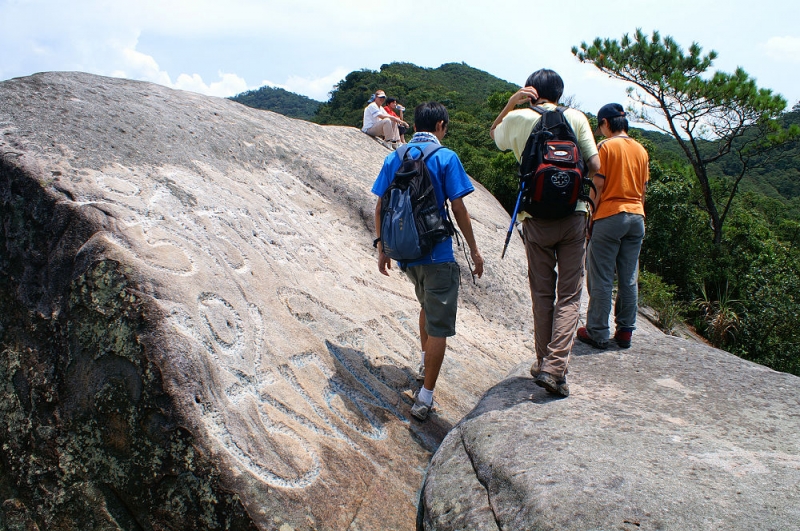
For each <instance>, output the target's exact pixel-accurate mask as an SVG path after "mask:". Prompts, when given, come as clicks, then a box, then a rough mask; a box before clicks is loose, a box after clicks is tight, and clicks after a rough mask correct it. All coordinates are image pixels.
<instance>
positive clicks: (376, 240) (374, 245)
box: [372, 237, 381, 249]
mask: <svg viewBox="0 0 800 531" xmlns="http://www.w3.org/2000/svg"><path fill="white" fill-rule="evenodd" d="M379 241H381V239H380V237H378V238H375V240H374V241H373V242H372V246H373V247H375V248H376V249H377V248H378V242H379Z"/></svg>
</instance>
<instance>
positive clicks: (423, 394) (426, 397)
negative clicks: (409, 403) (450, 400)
mask: <svg viewBox="0 0 800 531" xmlns="http://www.w3.org/2000/svg"><path fill="white" fill-rule="evenodd" d="M419 399H420V400H421V401H422V402H424V403H425V404H427V405H429V406H430V405H431V404H433V391H428V390H427V389H425V387H422V388H420V390H419Z"/></svg>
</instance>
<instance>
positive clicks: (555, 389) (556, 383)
mask: <svg viewBox="0 0 800 531" xmlns="http://www.w3.org/2000/svg"><path fill="white" fill-rule="evenodd" d="M533 383H535V384H536V385H538V386H539V387H543V388H544V390H545V391H547V392H548V393H551V394H554V395H561V396H564V397H566V396H569V384H567V379H566V378H556V377H555V376H553V375H552V374H550V373H549V372H540V373H539V374H537V375H536V378H534V379H533Z"/></svg>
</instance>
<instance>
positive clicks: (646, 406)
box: [420, 331, 800, 531]
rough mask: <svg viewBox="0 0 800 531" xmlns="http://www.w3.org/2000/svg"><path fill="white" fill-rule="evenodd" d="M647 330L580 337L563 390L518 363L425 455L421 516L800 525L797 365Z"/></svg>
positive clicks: (489, 521) (510, 526)
mask: <svg viewBox="0 0 800 531" xmlns="http://www.w3.org/2000/svg"><path fill="white" fill-rule="evenodd" d="M653 337H656V336H654V335H652V334H643V335H642V334H639V333H638V331H637V334H635V335H634V344H633V347H632V348H631V349H630V350H611V351H606V352H602V353H600V352H599V351H597V350H593V349H591V348H590V347H588V346H586V345H580V346H578V347H576V350H575V353H576V354H577V356H575V357H574V358H573V361H572V364H571V366H570V371H571V374H570V376H569V382H570V386H571V395H570V397H569V398H567V399H558V398H555V397H553V396H551V395H548V394H547V393H545V392H544V390H542V389H540V388H538V387H537V386H536V385H534V384H533V380H532V378H531V377H530V374H529V373H528V371H529V368H530V365H529V363H523V364H521V365H519V366H518V367H517V368H516V369H514V370H513V371H512V372H511V373H510V374H509V375H508V377H507V378H506V379H505V380H503V381H502V382H501V383H499V384H498V385H496V386H494V387H493V388H492V389H490V390H489V391H488V392H487V393H486V395H485V396H484V397H483V398H482V399H481V401H480V403H479V404H478V405H477V406H476V408H475V409H474V410H473V411H472V412H470V413H469V415H467V416H466V417H465V418H464V419H463V420H462V421H461V422H460V423H459V424H458V425H457V426H456V427H455V428H454V429H453V430H452V431H451V432H450V433H449V434H448V436H447V437H446V438H445V440H444V441H443V443H442V445H441V446H440V448H439V450H438V451H437V452H436V454H435V455H434V457H433V459H432V461H431V465H430V469H429V471H428V475H427V479H426V482H425V486H424V491H423V495H422V501H423V503H422V506H421V510H422V511H423V514H422V515H420V523H421V527H422V528H423V529H427V530H434V529H435V530H438V531H446V530H456V529H474V530H496V529H503V530H521V529H530V530H534V529H535V530H560V531H568V530H576V531H577V530H589V529H592V530H594V529H598V530H600V529H602V530H611V529H614V530H627V531H632V530H656V529H658V530H662V529H676V530H677V529H681V530H685V529H719V530H723V529H724V530H742V531H745V530H752V529H770V530H788V529H794V530H796V529H800V489H798V485H800V378H798V377H796V376H792V375H789V374H784V373H778V372H775V371H772V370H770V369H767V368H765V367H763V366H760V365H756V364H753V363H750V362H747V361H744V360H742V359H740V358H737V357H735V356H733V355H731V354H728V353H726V352H723V351H720V350H716V349H713V348H711V347H707V346H704V345H701V344H698V343H694V342H689V341H686V340H683V339H678V338H673V337H667V336H661V337H657V338H656V340H655V341H654V340H652V339H651V338H653ZM423 524H424V525H423Z"/></svg>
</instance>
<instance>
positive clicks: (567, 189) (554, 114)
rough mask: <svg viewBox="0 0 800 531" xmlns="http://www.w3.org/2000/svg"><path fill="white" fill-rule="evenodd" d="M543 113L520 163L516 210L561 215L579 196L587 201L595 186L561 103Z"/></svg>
mask: <svg viewBox="0 0 800 531" xmlns="http://www.w3.org/2000/svg"><path fill="white" fill-rule="evenodd" d="M533 110H534V111H536V112H538V113H539V114H541V115H542V117H541V119H539V121H538V122H537V123H536V125H535V126H534V127H533V131H531V136H530V137H529V138H528V142H527V144H525V150H524V151H523V152H522V160H521V161H520V165H519V178H520V194H521V195H520V197H521V200H520V204H519V210H520V211H523V212H527V213H528V214H530V215H531V216H532V217H534V218H544V219H557V218H563V217H566V216H568V215H570V214H571V213H573V212H574V211H575V207H576V205H577V203H578V200H583V201H586V202H588V203H589V204H590V205H591V206H592V208H593V209H594V204H593V203H592V202H591V200H590V199H589V190H590V189H591V188H594V185H593V184H592V181H591V180H590V179H588V178H587V177H586V165H585V164H584V162H583V157H582V156H581V150H580V148H579V147H578V140H577V137H576V136H575V132H574V131H573V130H572V127H571V126H570V125H569V122H567V121H566V120H565V119H564V107H557V108H556V109H555V110H553V111H549V110H547V109H545V108H543V107H538V106H537V107H534V108H533Z"/></svg>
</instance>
